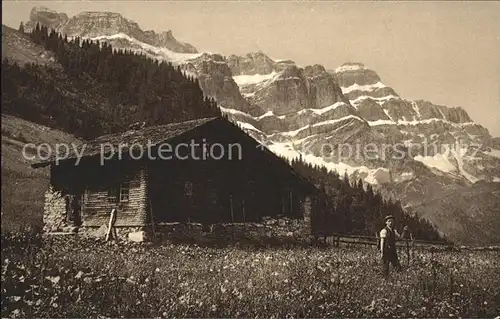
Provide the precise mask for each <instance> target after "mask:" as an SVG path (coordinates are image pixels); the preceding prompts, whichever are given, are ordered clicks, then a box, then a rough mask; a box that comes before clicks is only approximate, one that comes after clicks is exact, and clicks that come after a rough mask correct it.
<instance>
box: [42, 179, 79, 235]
mask: <svg viewBox="0 0 500 319" xmlns="http://www.w3.org/2000/svg"><path fill="white" fill-rule="evenodd" d="M71 226H72V225H71V222H70V221H69V220H68V213H67V212H66V200H65V199H64V196H63V195H62V194H61V192H58V191H55V190H54V189H53V188H52V186H51V187H50V188H49V189H48V190H47V191H46V192H45V204H44V208H43V231H44V232H62V231H68V228H71Z"/></svg>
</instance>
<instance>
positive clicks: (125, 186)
mask: <svg viewBox="0 0 500 319" xmlns="http://www.w3.org/2000/svg"><path fill="white" fill-rule="evenodd" d="M129 197H130V183H129V182H123V183H121V184H120V202H128V200H129Z"/></svg>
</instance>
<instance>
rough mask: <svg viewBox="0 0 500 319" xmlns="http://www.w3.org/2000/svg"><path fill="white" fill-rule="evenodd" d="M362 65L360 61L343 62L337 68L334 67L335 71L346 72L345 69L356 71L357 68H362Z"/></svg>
mask: <svg viewBox="0 0 500 319" xmlns="http://www.w3.org/2000/svg"><path fill="white" fill-rule="evenodd" d="M364 68H365V67H364V65H363V64H361V63H345V64H343V65H341V66H339V67H338V68H336V69H335V71H334V72H335V73H341V72H346V71H357V70H364Z"/></svg>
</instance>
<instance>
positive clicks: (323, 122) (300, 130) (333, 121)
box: [278, 115, 366, 137]
mask: <svg viewBox="0 0 500 319" xmlns="http://www.w3.org/2000/svg"><path fill="white" fill-rule="evenodd" d="M348 119H355V120H359V121H361V122H366V121H365V120H363V119H361V118H360V117H358V116H356V115H347V116H344V117H342V118H339V119H335V120H327V121H322V122H318V123H315V124H313V125H309V124H308V125H306V126H303V127H301V128H299V129H296V130H294V131H288V132H281V133H278V134H281V135H284V136H288V137H294V136H296V135H297V134H299V133H300V132H302V131H303V130H307V129H309V128H310V127H318V126H324V125H332V124H336V123H338V122H342V121H345V120H348Z"/></svg>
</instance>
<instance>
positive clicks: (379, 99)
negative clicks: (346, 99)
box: [350, 94, 401, 106]
mask: <svg viewBox="0 0 500 319" xmlns="http://www.w3.org/2000/svg"><path fill="white" fill-rule="evenodd" d="M366 99H371V100H373V101H375V102H376V103H377V104H378V105H382V104H384V103H385V102H387V101H389V100H393V99H394V100H400V99H401V98H400V97H399V96H396V95H392V94H391V95H386V96H383V97H373V96H369V95H362V96H359V97H357V98H355V99H354V100H351V101H350V102H351V104H352V105H353V106H354V105H358V104H361V103H362V102H363V101H364V100H366Z"/></svg>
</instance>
